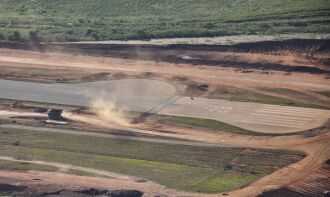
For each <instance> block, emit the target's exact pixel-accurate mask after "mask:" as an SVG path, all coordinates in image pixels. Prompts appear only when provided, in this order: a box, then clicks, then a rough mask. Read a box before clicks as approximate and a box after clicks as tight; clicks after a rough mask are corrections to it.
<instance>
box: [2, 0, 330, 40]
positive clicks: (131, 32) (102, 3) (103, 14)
mask: <svg viewBox="0 0 330 197" xmlns="http://www.w3.org/2000/svg"><path fill="white" fill-rule="evenodd" d="M329 9H330V2H329V1H328V0H277V1H272V0H263V1H260V0H249V1H243V0H201V1H186V0H167V1H162V0H137V1H130V0H98V1H91V0H70V1H65V0H34V1H23V0H0V33H1V36H0V39H5V40H8V39H9V40H22V39H25V40H31V41H37V40H47V41H54V40H57V41H76V40H109V39H122V40H125V39H149V38H164V37H196V36H197V37H199V36H221V35H241V34H272V35H275V34H283V33H329V31H330V28H329V21H330V17H329V15H328V13H329Z"/></svg>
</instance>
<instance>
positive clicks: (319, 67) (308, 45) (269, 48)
mask: <svg viewBox="0 0 330 197" xmlns="http://www.w3.org/2000/svg"><path fill="white" fill-rule="evenodd" d="M329 46H330V40H313V39H304V40H303V39H293V40H286V41H265V42H257V43H242V44H236V45H221V46H219V45H166V46H155V45H120V44H72V43H71V44H34V45H33V46H31V45H29V44H18V43H1V44H0V48H9V49H23V50H36V51H41V52H66V53H70V54H83V55H91V56H103V57H113V58H122V59H138V60H152V61H156V62H158V61H162V62H170V63H186V64H191V65H209V66H220V67H233V68H241V69H259V70H276V71H285V72H302V73H312V74H330V71H329V70H328V68H329V64H328V63H329V62H330V60H329V58H321V59H319V58H314V56H315V55H317V54H319V55H320V54H322V56H325V55H324V54H328V53H329V52H330V49H329ZM283 51H284V52H285V53H286V52H290V53H293V54H298V55H303V56H304V57H307V58H309V59H310V60H311V62H310V64H309V63H307V64H306V65H302V64H297V63H296V62H292V64H293V65H292V66H287V65H283V64H282V63H281V61H279V62H275V63H274V62H271V61H266V62H262V63H260V62H249V61H241V60H239V61H238V60H237V59H235V58H218V57H219V54H220V56H221V53H224V52H235V53H261V54H274V53H283ZM266 60H267V58H266ZM283 61H284V60H283ZM95 77H99V76H95ZM101 77H104V76H103V75H102V76H101Z"/></svg>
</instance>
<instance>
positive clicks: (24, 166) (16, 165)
mask: <svg viewBox="0 0 330 197" xmlns="http://www.w3.org/2000/svg"><path fill="white" fill-rule="evenodd" d="M0 169H6V170H22V171H30V170H32V171H47V172H56V171H58V168H57V167H53V166H49V165H40V164H33V163H27V162H16V161H5V160H0Z"/></svg>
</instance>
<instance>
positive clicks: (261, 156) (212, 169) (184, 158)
mask: <svg viewBox="0 0 330 197" xmlns="http://www.w3.org/2000/svg"><path fill="white" fill-rule="evenodd" d="M1 131H6V132H2V133H3V134H2V135H0V155H3V156H10V157H15V158H22V159H35V160H42V161H52V162H60V163H67V164H71V165H77V166H82V167H91V168H97V169H102V170H109V171H113V172H117V173H123V174H128V175H133V176H137V177H141V178H143V179H147V180H152V181H155V182H158V183H160V184H163V185H166V186H168V187H171V188H176V189H181V190H188V191H196V192H197V191H200V192H206V193H213V192H223V191H229V190H233V189H237V188H239V187H241V186H244V185H247V184H249V183H251V182H252V181H254V180H256V179H258V178H260V177H262V176H265V175H266V174H269V173H271V172H273V171H274V170H276V169H278V168H281V167H284V166H287V165H289V164H291V163H294V162H297V161H298V160H300V159H301V158H302V157H303V156H302V155H301V154H299V153H296V152H287V151H268V150H248V149H242V148H226V147H193V146H184V145H169V144H158V143H151V142H139V141H127V140H117V139H105V138H100V137H91V136H77V135H70V134H61V135H58V134H54V133H44V132H36V131H27V130H25V131H21V130H8V129H1ZM17 140H20V145H19V146H14V145H13V142H15V141H17ZM246 151H250V152H251V151H252V152H253V154H245V153H244V152H246ZM233 160H235V165H234V166H233V168H232V169H227V168H225V166H226V165H227V164H229V163H231V161H233ZM78 173H80V172H78Z"/></svg>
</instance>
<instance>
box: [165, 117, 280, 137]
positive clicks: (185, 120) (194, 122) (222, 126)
mask: <svg viewBox="0 0 330 197" xmlns="http://www.w3.org/2000/svg"><path fill="white" fill-rule="evenodd" d="M167 121H169V122H174V123H178V124H185V125H191V126H197V127H205V128H210V129H214V130H217V131H226V132H231V133H237V134H242V135H255V136H273V135H274V134H268V133H257V132H253V131H249V130H246V129H243V128H240V127H236V126H233V125H230V124H227V123H224V122H220V121H217V120H211V119H203V118H193V117H180V116H175V117H170V118H168V119H167Z"/></svg>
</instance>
